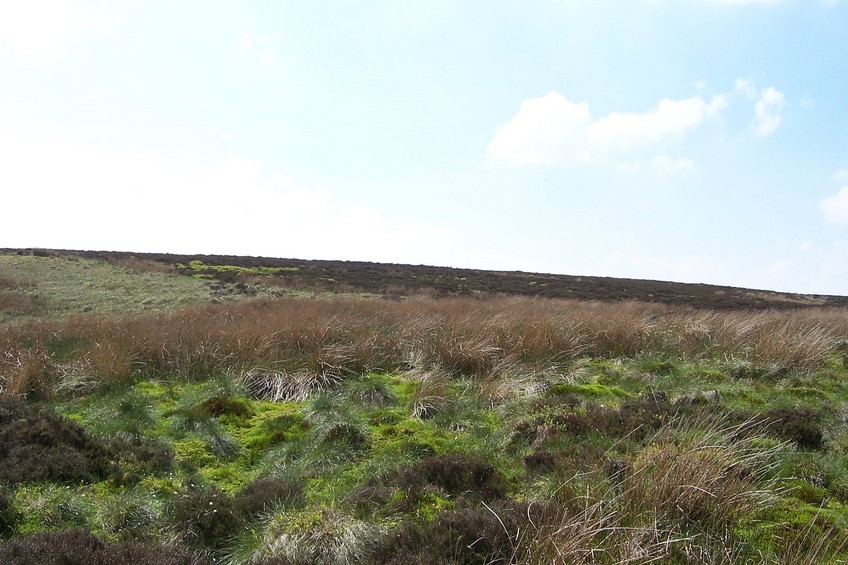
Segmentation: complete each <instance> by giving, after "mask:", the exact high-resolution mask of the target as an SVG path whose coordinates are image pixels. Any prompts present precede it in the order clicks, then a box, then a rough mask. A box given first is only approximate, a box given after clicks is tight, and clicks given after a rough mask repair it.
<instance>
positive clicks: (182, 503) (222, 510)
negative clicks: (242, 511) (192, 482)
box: [165, 488, 241, 549]
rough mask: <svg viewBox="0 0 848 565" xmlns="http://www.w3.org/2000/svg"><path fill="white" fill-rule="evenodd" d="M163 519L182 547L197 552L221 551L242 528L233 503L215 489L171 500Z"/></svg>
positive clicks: (189, 493)
mask: <svg viewBox="0 0 848 565" xmlns="http://www.w3.org/2000/svg"><path fill="white" fill-rule="evenodd" d="M165 515H166V516H168V519H169V520H170V522H171V524H172V525H173V527H174V529H175V530H176V532H177V535H178V536H179V537H180V539H181V540H182V541H183V543H185V544H186V545H188V546H190V547H194V548H198V549H217V548H220V547H221V546H222V545H223V544H224V543H226V542H227V541H229V540H230V539H231V538H232V537H233V536H234V535H235V534H236V533H237V532H238V531H239V529H240V528H241V516H240V515H239V513H238V511H237V509H236V505H235V504H234V502H233V499H232V498H231V497H229V496H228V495H227V494H226V493H224V492H222V491H220V490H218V489H216V488H212V489H210V490H204V489H197V490H189V491H188V492H186V493H182V494H178V495H176V496H174V497H173V498H172V499H171V500H169V501H168V503H167V504H166V506H165Z"/></svg>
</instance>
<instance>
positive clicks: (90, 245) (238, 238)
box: [0, 134, 457, 264]
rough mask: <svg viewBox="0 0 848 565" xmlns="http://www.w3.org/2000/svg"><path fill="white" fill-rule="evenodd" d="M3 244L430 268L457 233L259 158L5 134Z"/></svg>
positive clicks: (0, 164) (0, 143) (0, 167)
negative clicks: (208, 158) (307, 181)
mask: <svg viewBox="0 0 848 565" xmlns="http://www.w3.org/2000/svg"><path fill="white" fill-rule="evenodd" d="M0 185H2V186H3V187H4V188H5V189H6V190H4V196H3V198H4V202H3V207H4V211H6V214H5V215H4V220H3V222H2V223H0V241H2V242H3V243H4V245H7V246H11V247H57V248H72V249H102V248H104V247H108V248H109V249H112V250H128V251H140V252H141V251H169V252H176V253H219V254H240V255H266V256H276V257H302V258H323V259H347V260H357V259H360V260H371V261H386V262H416V263H430V264H437V263H439V261H440V257H441V255H440V253H441V252H442V250H444V249H452V248H454V247H455V246H456V238H457V234H456V232H455V231H454V230H453V229H451V228H447V227H442V226H438V225H433V224H430V223H428V222H425V221H422V220H420V219H417V218H414V217H412V218H395V217H387V216H385V215H384V214H383V213H381V212H380V210H378V209H376V208H372V207H367V206H358V207H348V206H341V205H339V204H338V203H337V201H336V200H335V198H334V197H333V193H332V191H331V190H328V189H326V188H322V187H309V186H303V185H301V184H299V183H297V182H296V181H295V180H293V179H292V178H290V177H289V176H287V175H285V174H282V173H280V172H277V171H273V170H269V169H268V167H267V165H266V164H265V163H264V162H263V160H261V159H256V158H251V157H247V156H244V155H239V154H235V153H231V154H228V155H225V156H222V157H221V158H220V159H219V160H218V161H217V162H196V161H190V160H186V159H184V158H179V157H175V156H173V155H165V154H157V153H152V152H143V151H116V150H113V149H108V148H104V147H99V146H83V145H79V144H68V143H64V142H60V141H47V140H44V139H40V138H39V139H29V140H27V139H22V138H21V137H12V136H10V135H3V134H0Z"/></svg>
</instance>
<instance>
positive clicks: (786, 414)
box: [756, 408, 824, 449]
mask: <svg viewBox="0 0 848 565" xmlns="http://www.w3.org/2000/svg"><path fill="white" fill-rule="evenodd" d="M756 419H757V420H758V421H759V422H761V423H762V426H763V427H764V428H765V430H766V432H767V433H769V434H770V435H773V436H774V437H776V438H777V439H781V440H785V441H792V442H794V443H796V444H797V445H798V447H801V448H803V449H820V448H821V447H822V443H823V439H824V436H823V434H822V429H821V419H822V414H821V413H820V412H818V411H815V410H812V409H810V408H776V409H774V410H768V411H766V412H764V413H763V414H762V415H761V416H759V417H757V418H756Z"/></svg>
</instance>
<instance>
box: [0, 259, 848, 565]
mask: <svg viewBox="0 0 848 565" xmlns="http://www.w3.org/2000/svg"><path fill="white" fill-rule="evenodd" d="M846 520H848V298H845V297H834V296H805V295H792V294H785V293H777V292H769V291H760V290H751V289H737V288H730V287H717V286H709V285H683V284H675V283H664V282H659V281H636V280H621V279H606V278H598V277H577V276H573V277H570V276H562V275H545V274H535V273H505V272H489V271H475V270H463V269H445V268H435V267H426V266H404V265H378V264H371V263H350V262H334V261H303V260H292V259H267V258H246V257H223V256H179V255H164V254H161V255H160V254H148V255H142V254H128V253H107V252H83V251H73V252H72V251H50V250H2V251H0V562H2V563H9V564H14V563H95V564H97V563H103V564H106V563H110V564H113V563H116V564H121V563H134V564H154V563H156V564H159V563H164V564H170V563H174V564H177V563H186V564H188V563H192V564H194V563H197V564H200V563H233V564H256V565H273V564H307V563H338V564H344V563H382V564H401V563H403V564H405V565H410V564H415V563H421V564H425V563H427V564H429V563H467V564H477V563H502V564H507V563H516V564H530V563H563V564H565V563H646V562H660V563H728V564H730V563H786V564H789V563H792V564H795V563H811V564H812V563H838V562H843V561H844V560H846V559H848V545H847V543H848V522H846Z"/></svg>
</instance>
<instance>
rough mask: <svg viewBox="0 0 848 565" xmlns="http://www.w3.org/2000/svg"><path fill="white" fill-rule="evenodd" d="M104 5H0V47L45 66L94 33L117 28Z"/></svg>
mask: <svg viewBox="0 0 848 565" xmlns="http://www.w3.org/2000/svg"><path fill="white" fill-rule="evenodd" d="M116 21H117V20H116V17H115V15H114V13H113V12H112V11H111V6H110V5H109V4H108V3H105V2H99V1H92V0H88V1H83V0H26V1H21V2H14V1H8V2H2V3H0V44H6V45H7V46H8V47H9V48H11V50H12V51H13V52H15V53H16V54H17V55H19V56H22V57H25V58H27V59H32V60H36V61H41V62H45V63H50V62H55V61H57V60H59V59H61V58H62V57H64V56H65V54H66V53H67V51H68V49H69V48H70V46H71V44H72V43H73V42H75V41H76V40H78V39H79V38H80V37H81V36H84V35H85V34H86V33H90V32H91V31H100V32H103V31H108V30H110V29H112V28H114V26H115V24H116Z"/></svg>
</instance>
